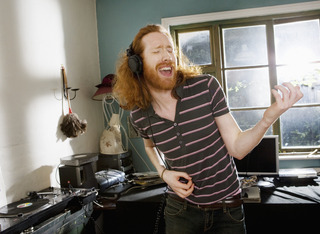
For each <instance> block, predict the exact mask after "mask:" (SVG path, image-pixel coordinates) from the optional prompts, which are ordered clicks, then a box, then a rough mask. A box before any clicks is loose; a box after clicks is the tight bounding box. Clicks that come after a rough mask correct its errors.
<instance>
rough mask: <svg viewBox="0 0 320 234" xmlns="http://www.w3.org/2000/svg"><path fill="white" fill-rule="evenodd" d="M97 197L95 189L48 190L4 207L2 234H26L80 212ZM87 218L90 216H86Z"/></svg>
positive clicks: (0, 212)
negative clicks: (64, 215)
mask: <svg viewBox="0 0 320 234" xmlns="http://www.w3.org/2000/svg"><path fill="white" fill-rule="evenodd" d="M95 198H96V191H95V190H94V189H73V188H68V189H65V188H53V187H50V188H47V189H45V190H42V191H40V192H31V193H29V196H28V197H26V198H23V199H21V200H20V201H16V202H13V203H10V204H8V205H6V206H3V207H0V233H1V234H5V233H21V232H23V233H27V232H24V231H25V230H28V229H30V228H32V229H33V227H34V226H36V225H39V224H41V223H42V222H44V221H46V220H48V219H50V218H52V217H53V216H55V215H58V214H60V213H65V212H66V211H70V212H71V213H73V212H76V211H79V210H81V209H82V207H83V206H86V205H88V204H91V205H92V202H93V201H94V200H95ZM86 215H87V214H86Z"/></svg>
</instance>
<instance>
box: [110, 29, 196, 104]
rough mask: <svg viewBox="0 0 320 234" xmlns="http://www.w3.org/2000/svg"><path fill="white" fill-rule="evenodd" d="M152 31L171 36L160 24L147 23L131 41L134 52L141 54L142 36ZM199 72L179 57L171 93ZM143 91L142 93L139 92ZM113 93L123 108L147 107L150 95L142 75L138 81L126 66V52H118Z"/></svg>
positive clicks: (150, 98) (173, 93)
mask: <svg viewBox="0 0 320 234" xmlns="http://www.w3.org/2000/svg"><path fill="white" fill-rule="evenodd" d="M152 32H160V33H163V34H164V35H166V36H168V37H169V38H171V35H170V34H169V33H168V31H167V30H166V29H165V28H164V27H162V26H161V25H147V26H146V27H144V28H141V29H140V31H139V32H138V34H137V35H136V36H135V38H134V40H133V42H132V50H133V51H134V53H135V54H137V55H141V54H142V52H143V50H144V48H143V45H142V43H141V40H142V38H143V37H144V36H145V35H147V34H149V33H152ZM199 74H201V69H200V68H199V67H196V66H189V65H188V64H187V63H186V62H183V60H182V59H181V58H179V65H178V67H177V82H176V85H175V88H174V89H173V90H172V95H173V96H174V97H176V98H178V97H177V95H176V92H175V90H176V87H178V86H180V85H182V84H184V82H185V81H186V79H189V78H192V77H194V76H197V75H199ZM141 92H143V93H141ZM113 94H114V95H115V97H116V98H117V99H118V101H119V102H120V105H121V107H122V108H123V109H126V110H132V109H133V108H134V107H135V106H137V107H139V108H142V109H146V108H148V107H149V105H150V103H151V101H152V96H151V94H150V92H149V90H148V88H147V86H146V84H145V82H144V78H143V75H141V77H140V81H139V80H138V79H137V77H136V75H135V74H134V73H133V72H132V71H131V70H130V68H129V66H128V56H127V53H126V52H123V53H121V54H120V58H119V61H118V64H117V70H116V77H115V80H114V85H113Z"/></svg>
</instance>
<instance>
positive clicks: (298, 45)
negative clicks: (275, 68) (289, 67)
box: [274, 20, 320, 64]
mask: <svg viewBox="0 0 320 234" xmlns="http://www.w3.org/2000/svg"><path fill="white" fill-rule="evenodd" d="M274 35H275V48H276V61H277V64H298V63H301V62H308V61H315V60H319V59H320V30H319V20H309V21H300V22H294V23H286V24H279V25H275V26H274Z"/></svg>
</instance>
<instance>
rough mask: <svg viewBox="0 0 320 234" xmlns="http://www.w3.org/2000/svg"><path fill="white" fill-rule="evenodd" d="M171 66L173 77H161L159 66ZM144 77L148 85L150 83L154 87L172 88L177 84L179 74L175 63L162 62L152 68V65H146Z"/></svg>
mask: <svg viewBox="0 0 320 234" xmlns="http://www.w3.org/2000/svg"><path fill="white" fill-rule="evenodd" d="M164 65H166V66H171V67H172V71H171V72H172V74H173V76H172V77H168V78H165V77H163V78H162V77H160V76H159V74H158V68H159V67H160V66H164ZM143 75H144V78H145V80H146V82H147V84H148V85H150V86H151V87H152V88H154V89H158V90H172V89H173V88H174V86H175V84H176V80H177V74H176V69H175V64H174V63H161V64H158V65H157V66H156V69H155V70H154V69H152V68H151V67H146V66H145V67H144V73H143Z"/></svg>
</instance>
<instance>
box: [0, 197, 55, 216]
mask: <svg viewBox="0 0 320 234" xmlns="http://www.w3.org/2000/svg"><path fill="white" fill-rule="evenodd" d="M48 202H49V200H48V199H23V200H20V201H17V202H13V203H10V204H8V205H6V206H3V207H1V208H0V214H3V215H16V214H21V213H22V214H26V213H30V212H32V211H34V210H36V209H38V208H40V207H42V206H44V205H46V204H47V203H48Z"/></svg>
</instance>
